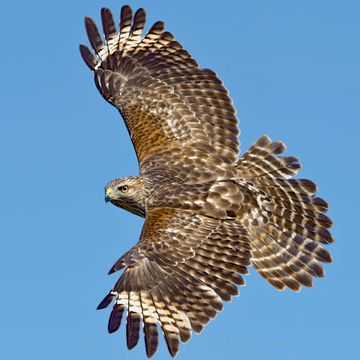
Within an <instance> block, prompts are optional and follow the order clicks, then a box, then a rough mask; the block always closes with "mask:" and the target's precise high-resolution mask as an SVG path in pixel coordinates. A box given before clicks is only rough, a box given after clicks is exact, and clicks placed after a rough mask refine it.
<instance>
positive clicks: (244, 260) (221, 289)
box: [99, 208, 250, 357]
mask: <svg viewBox="0 0 360 360" xmlns="http://www.w3.org/2000/svg"><path fill="white" fill-rule="evenodd" d="M245 241H246V232H245V231H244V229H243V228H242V227H241V226H240V225H236V226H235V227H234V225H233V224H228V223H226V222H223V221H220V220H216V219H211V218H208V217H205V216H201V215H199V214H196V213H193V212H191V211H186V210H177V209H166V208H164V209H155V210H152V211H151V212H150V213H149V214H148V215H147V218H146V221H145V225H144V228H143V231H142V235H141V239H140V240H139V242H138V243H137V244H136V245H135V246H134V247H133V248H132V249H131V250H130V251H129V252H127V253H126V254H125V255H124V256H123V257H122V258H121V262H122V263H124V264H125V270H124V273H123V274H122V275H121V277H120V279H119V280H118V282H117V283H116V285H115V286H114V288H113V289H112V290H111V292H110V293H109V295H107V296H106V297H105V299H104V300H103V301H102V302H101V304H100V305H99V308H104V307H105V306H107V305H109V304H110V302H111V301H112V300H115V304H114V307H113V310H112V312H111V314H110V318H109V325H108V329H109V332H114V331H116V330H117V329H118V328H119V326H120V323H121V318H122V315H123V313H124V311H125V310H126V312H127V315H126V319H127V320H126V334H127V336H126V338H127V345H128V348H129V349H131V348H133V347H134V346H135V345H136V344H137V342H138V340H139V334H140V327H141V323H142V326H143V333H144V338H145V347H146V353H147V355H148V357H151V356H152V355H153V354H154V353H155V352H156V349H157V346H158V330H157V324H160V326H161V329H162V332H163V333H164V337H165V341H166V343H167V346H168V348H169V352H170V354H171V356H173V357H174V356H176V354H177V353H178V351H179V347H180V343H181V342H186V341H188V340H189V339H190V337H191V333H192V330H193V331H195V332H200V331H201V330H202V329H203V327H204V326H205V325H206V324H207V323H208V322H209V321H210V320H211V319H213V318H214V317H215V316H216V314H217V313H218V312H219V311H221V310H222V308H223V305H222V301H230V300H231V297H232V296H234V295H237V294H238V288H237V285H244V280H243V278H242V276H241V274H243V273H246V271H244V270H246V266H247V265H249V264H250V260H249V258H250V248H249V247H248V246H246V245H245V246H244V243H245ZM223 242H224V244H225V247H224V252H219V249H221V246H222V243H223ZM239 270H240V271H239Z"/></svg>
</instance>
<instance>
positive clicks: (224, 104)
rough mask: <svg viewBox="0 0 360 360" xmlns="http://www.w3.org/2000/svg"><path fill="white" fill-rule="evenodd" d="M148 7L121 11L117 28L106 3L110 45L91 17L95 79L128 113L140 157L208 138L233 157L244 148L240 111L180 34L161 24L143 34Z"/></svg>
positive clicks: (86, 54) (226, 158)
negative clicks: (180, 39) (178, 38)
mask: <svg viewBox="0 0 360 360" xmlns="http://www.w3.org/2000/svg"><path fill="white" fill-rule="evenodd" d="M145 18H146V15H145V12H144V10H143V9H139V10H138V11H137V12H136V13H135V14H134V15H133V13H132V10H131V8H130V7H128V6H124V7H123V8H122V10H121V14H120V28H119V33H118V34H117V33H116V26H115V22H114V19H113V16H112V14H111V12H110V10H109V9H106V8H104V9H102V11H101V19H102V26H103V32H104V36H105V44H104V42H103V41H102V39H101V36H100V33H99V31H98V29H97V27H96V25H95V23H94V21H93V20H91V19H90V18H86V20H85V27H86V31H87V35H88V38H89V42H90V45H91V47H92V48H93V50H94V52H95V56H94V55H93V54H92V53H91V51H90V50H88V49H87V48H86V46H84V45H81V46H80V52H81V55H82V57H83V59H84V61H85V63H86V64H87V65H88V67H89V68H90V69H92V70H93V71H94V73H95V82H96V85H97V87H98V89H99V91H100V92H101V94H102V95H103V96H104V98H105V99H106V100H107V101H109V102H110V103H111V104H113V105H114V106H116V107H117V108H118V109H119V111H120V112H121V114H122V115H123V117H124V120H125V123H126V126H127V127H128V130H129V132H130V135H131V139H132V141H133V143H134V147H135V150H136V152H137V155H138V159H139V161H140V167H141V165H142V163H143V162H144V160H145V159H147V158H150V157H151V156H153V155H156V156H157V157H158V159H159V161H161V159H162V157H163V156H165V155H164V154H165V153H166V156H170V159H171V152H170V153H169V152H167V150H169V149H172V148H175V147H176V148H180V149H184V151H186V149H191V148H194V147H201V146H202V145H209V146H211V148H212V152H211V153H212V154H214V156H216V157H220V158H221V159H222V161H223V162H224V163H227V164H233V163H234V162H235V161H236V159H237V157H238V153H239V142H238V133H239V131H238V127H237V117H236V114H235V110H234V108H233V106H232V104H231V100H230V98H229V96H228V93H227V91H226V89H225V88H224V86H223V85H222V82H221V81H220V80H219V79H218V77H217V76H216V74H215V73H214V72H212V71H211V70H208V69H199V67H198V64H197V63H196V61H195V60H194V59H192V57H191V55H190V54H189V53H188V52H187V51H186V50H185V49H184V48H183V47H182V46H181V44H179V43H178V42H177V41H176V40H175V39H174V36H173V35H172V34H171V33H169V32H166V31H164V25H163V23H162V22H157V23H155V24H154V25H153V26H152V27H151V29H150V30H149V31H148V33H147V34H145V35H144V36H143V31H144V25H145Z"/></svg>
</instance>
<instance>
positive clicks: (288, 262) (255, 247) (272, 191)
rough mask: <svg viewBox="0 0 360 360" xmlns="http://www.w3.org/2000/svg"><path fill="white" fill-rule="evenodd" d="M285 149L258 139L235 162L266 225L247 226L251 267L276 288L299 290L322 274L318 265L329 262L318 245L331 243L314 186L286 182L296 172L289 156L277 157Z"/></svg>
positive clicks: (296, 165)
mask: <svg viewBox="0 0 360 360" xmlns="http://www.w3.org/2000/svg"><path fill="white" fill-rule="evenodd" d="M285 150H286V147H285V145H284V144H283V143H281V142H272V141H271V140H270V139H269V138H268V137H267V136H263V137H261V138H260V139H259V140H258V141H257V142H256V143H255V144H254V145H253V146H251V147H250V148H249V150H248V151H247V152H246V153H245V154H244V155H243V156H242V157H241V158H240V159H239V161H238V163H237V169H238V171H239V176H240V177H241V178H245V179H247V180H248V181H249V182H251V183H252V184H254V185H255V186H256V188H257V189H259V190H260V195H259V197H258V199H259V203H260V204H261V207H262V211H263V213H264V214H266V223H263V224H260V226H255V227H252V228H251V231H250V233H251V243H252V264H253V265H254V267H255V268H256V270H257V271H258V272H259V273H260V274H261V275H262V276H263V277H264V278H265V279H266V280H267V281H268V282H269V283H270V284H271V285H273V286H274V287H275V288H277V289H279V290H282V289H284V288H285V287H288V288H290V289H292V290H295V291H299V290H300V288H301V286H302V285H303V286H306V287H311V286H313V277H322V276H324V269H323V267H322V265H321V262H324V263H328V262H331V261H332V259H331V256H330V253H329V252H328V251H327V250H326V249H324V247H323V246H322V245H323V244H325V245H326V244H329V243H332V242H333V238H332V236H331V234H330V232H329V230H328V229H329V228H330V227H331V226H332V221H331V220H330V219H329V218H328V217H327V216H326V215H325V213H326V211H327V208H328V205H327V203H326V201H324V200H323V199H321V198H318V197H316V196H315V193H316V191H317V187H316V185H315V183H313V182H312V181H310V180H305V179H289V178H290V177H292V176H295V175H296V173H297V172H298V170H299V169H300V164H299V160H298V159H297V158H295V157H293V156H287V157H280V156H278V155H279V154H281V153H283V152H284V151H285Z"/></svg>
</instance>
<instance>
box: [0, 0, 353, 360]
mask: <svg viewBox="0 0 360 360" xmlns="http://www.w3.org/2000/svg"><path fill="white" fill-rule="evenodd" d="M130 4H131V5H132V7H133V8H137V7H138V6H144V7H145V8H146V10H147V13H148V20H149V23H152V22H154V21H156V20H159V19H162V20H165V23H166V25H167V29H168V30H170V31H171V32H173V34H174V35H175V36H176V38H177V39H178V40H179V41H180V42H181V43H182V44H183V45H184V46H185V47H186V48H187V49H188V50H189V51H190V52H191V53H192V54H193V56H194V58H195V59H197V60H198V61H199V63H200V64H201V66H202V67H209V68H212V69H213V70H215V71H216V72H217V73H218V74H219V75H220V77H221V78H222V79H223V80H224V83H225V85H226V87H227V88H228V89H229V91H230V94H231V96H232V98H233V100H234V104H235V106H236V107H237V109H238V115H239V119H240V127H241V142H242V149H243V151H244V150H246V149H247V148H248V147H249V146H250V145H251V143H252V142H253V141H255V140H256V139H257V138H258V137H259V136H260V135H262V134H268V135H269V136H270V137H272V138H273V139H276V140H282V141H284V142H285V143H286V144H287V146H288V149H289V151H288V154H291V155H296V156H299V157H300V159H301V162H302V164H303V170H302V171H301V173H300V175H301V177H304V178H311V179H313V180H315V181H316V182H317V184H318V185H319V189H320V192H319V195H320V196H322V197H324V198H325V199H327V200H328V201H329V203H330V216H331V217H332V218H333V219H334V221H335V224H336V225H335V227H334V229H333V234H334V236H335V239H336V242H335V244H334V245H333V246H331V248H330V250H331V252H332V254H333V257H334V263H333V264H332V265H330V266H327V267H326V270H327V276H326V278H325V279H321V280H317V281H316V285H315V287H314V288H313V289H310V290H308V289H306V290H304V291H302V292H301V293H300V294H293V293H291V292H290V291H285V292H282V293H279V292H277V291H276V290H274V289H273V288H272V287H271V286H270V285H268V284H267V283H266V282H265V281H264V280H263V279H262V278H260V276H259V275H257V274H256V273H255V271H253V270H252V271H251V275H250V276H249V277H247V279H246V280H247V286H246V287H245V288H242V289H241V295H240V296H239V297H238V298H235V300H234V301H233V302H232V303H230V304H226V306H225V310H224V311H223V312H222V313H221V314H220V315H219V316H218V317H217V319H216V320H215V321H213V322H212V323H211V324H210V325H208V326H207V327H206V328H205V330H204V331H203V333H202V334H201V336H197V335H194V336H193V338H192V339H191V341H190V342H189V343H188V344H186V345H183V346H182V349H181V352H180V355H179V356H178V359H196V358H205V359H218V358H220V357H221V358H225V359H244V360H257V359H277V360H282V359H284V360H286V359H299V360H300V359H304V358H307V359H315V358H327V359H338V358H339V357H341V358H352V359H354V358H357V357H358V358H360V345H359V341H358V333H359V331H358V323H359V321H360V319H359V310H358V309H359V300H360V299H359V290H358V284H359V280H358V276H357V272H358V262H359V255H358V254H359V251H360V245H359V244H360V240H359V237H358V231H357V225H358V203H359V200H360V199H359V190H358V185H359V176H360V173H359V165H358V155H359V150H358V143H359V135H360V131H359V130H360V125H359V118H360V110H359V93H360V91H359V87H360V85H359V84H360V81H359V80H360V79H359V63H360V61H359V60H360V48H359V31H360V26H359V21H358V14H359V11H360V6H359V3H358V2H356V1H346V0H344V1H341V2H340V1H329V0H328V1H322V0H319V1H316V2H315V1H309V0H304V1H291V2H290V1H285V0H284V1H277V0H274V1H267V0H263V1H245V0H241V1H223V2H222V4H221V5H220V2H219V1H196V2H195V1H190V0H186V1H185V0H182V1H177V2H175V1H159V0H157V1H150V0H148V1H131V3H130ZM121 5H123V3H122V2H120V1H100V2H99V1H90V0H86V1H85V0H82V1H76V2H67V1H58V2H49V1H46V2H45V1H31V2H25V1H24V2H19V1H13V2H6V3H4V4H2V11H1V21H0V30H1V33H2V49H3V50H2V55H1V56H0V65H1V69H2V72H1V85H0V95H1V96H0V103H1V106H0V118H1V121H0V154H1V163H0V164H1V165H0V171H1V177H0V178H1V180H0V181H1V186H0V189H1V190H0V191H1V206H0V212H1V216H0V219H1V220H0V221H1V226H0V234H1V235H0V236H1V240H0V260H1V261H0V274H1V297H0V309H1V310H0V312H1V321H0V339H1V340H0V344H1V346H0V357H1V358H2V359H23V358H27V359H64V358H66V359H75V358H76V359H85V358H86V359H87V360H90V359H100V358H121V359H142V358H144V344H143V342H142V341H141V343H140V345H139V346H138V347H137V348H136V349H134V350H132V351H131V352H129V351H128V350H127V349H126V345H125V332H124V327H122V328H121V331H120V332H118V333H115V334H113V335H111V336H110V335H108V334H107V331H106V326H107V318H108V314H109V312H108V311H106V310H105V311H102V312H97V311H96V310H95V308H96V306H97V304H98V302H99V301H100V300H101V299H102V297H103V296H104V295H105V294H106V292H107V291H108V290H109V289H110V288H111V286H112V285H113V283H114V282H115V281H116V277H117V275H116V274H115V275H113V276H111V277H110V276H107V275H106V273H107V270H108V269H109V268H110V266H111V265H112V264H113V263H114V261H115V260H116V259H117V258H118V257H119V256H120V255H121V254H123V253H124V252H125V251H126V250H127V249H129V248H130V247H131V246H132V245H133V244H134V243H135V242H136V241H137V239H138V236H139V233H140V231H141V226H142V220H141V219H140V218H137V217H136V216H134V215H132V214H130V213H126V212H125V211H121V210H119V209H116V208H115V207H113V206H110V205H105V203H104V199H103V197H104V194H103V187H104V185H105V184H106V183H107V182H108V181H109V180H111V179H113V178H115V177H119V176H124V175H133V174H137V162H136V157H135V154H134V152H133V149H132V145H131V143H130V140H129V138H128V135H127V132H126V129H125V127H124V125H123V123H122V121H121V119H120V117H119V115H118V113H117V111H116V110H115V109H114V108H112V107H111V106H110V105H109V104H107V103H106V102H105V101H104V100H103V99H102V98H101V96H100V95H99V94H98V92H97V89H96V88H95V86H94V83H93V79H92V74H91V73H90V71H89V70H88V69H87V67H86V66H85V64H84V63H83V62H82V60H81V58H80V56H79V52H78V44H79V43H80V42H81V43H84V42H85V43H86V42H87V39H86V36H85V31H84V27H83V18H84V16H85V15H88V16H91V17H94V18H95V19H96V20H97V21H99V18H100V16H99V12H100V8H101V7H102V6H108V7H110V8H111V9H112V10H113V12H114V14H118V11H119V9H120V7H121ZM156 359H168V355H167V350H166V348H165V344H164V341H163V340H161V346H160V350H159V351H158V353H157V357H156Z"/></svg>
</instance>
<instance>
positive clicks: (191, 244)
mask: <svg viewBox="0 0 360 360" xmlns="http://www.w3.org/2000/svg"><path fill="white" fill-rule="evenodd" d="M145 18H146V15H145V11H144V10H143V9H139V10H138V11H136V13H135V14H133V13H132V10H131V8H130V7H129V6H123V7H122V9H121V13H120V27H119V30H117V29H116V25H115V23H114V19H113V15H112V14H111V12H110V10H109V9H106V8H103V9H102V10H101V20H102V27H103V33H104V37H105V41H103V39H102V37H101V35H100V33H99V31H98V29H97V27H96V25H95V23H94V21H93V20H92V19H90V18H85V28H86V32H87V35H88V38H89V42H90V44H91V47H92V49H93V52H92V51H90V50H89V49H88V48H87V47H86V46H84V45H80V52H81V55H82V57H83V59H84V61H85V63H86V64H87V65H88V67H89V68H90V69H91V70H92V71H93V72H94V76H95V83H96V86H97V88H98V89H99V91H100V93H101V94H102V96H103V97H104V98H105V99H106V100H107V101H108V102H110V103H111V104H112V105H114V106H115V107H116V108H117V109H118V110H119V111H120V113H121V115H122V117H123V119H124V121H125V124H126V126H127V128H128V131H129V134H130V137H131V140H132V142H133V145H134V148H135V151H136V154H137V158H138V161H139V167H140V176H132V177H125V178H120V179H115V180H113V181H111V182H110V183H109V184H108V185H107V186H106V188H105V193H106V194H105V195H106V200H107V201H110V202H111V203H113V204H114V205H116V206H118V207H121V208H124V209H126V210H128V211H130V212H132V213H134V214H137V215H139V216H142V217H145V223H144V226H143V229H142V232H141V235H140V239H139V241H138V242H137V244H136V245H135V246H134V247H133V248H131V249H130V250H129V251H128V252H127V253H125V254H124V255H123V256H121V257H120V259H119V260H118V261H117V262H116V263H115V264H114V265H113V267H112V268H111V269H110V272H109V273H113V272H116V271H118V270H121V269H123V270H124V271H123V273H122V275H121V276H120V278H119V280H118V281H117V283H116V284H115V286H114V287H113V289H111V291H110V292H109V294H108V295H106V297H105V298H104V300H103V301H102V302H101V303H100V305H99V306H98V308H99V309H102V308H105V307H106V306H108V305H109V304H110V303H112V302H113V303H114V305H113V309H112V312H111V314H110V318H109V324H108V330H109V332H114V331H116V330H117V329H118V328H119V326H120V323H121V320H122V317H123V314H124V312H125V311H126V334H127V336H126V338H127V345H128V348H129V349H131V348H133V347H134V346H135V345H136V344H137V342H138V340H139V335H140V329H141V327H143V333H144V337H145V346H146V353H147V356H148V357H151V356H152V355H154V353H155V352H156V350H157V347H158V324H159V325H160V327H161V329H162V332H163V334H164V337H165V340H166V343H167V346H168V349H169V352H170V354H171V355H172V356H175V355H176V354H177V353H178V351H179V347H180V342H181V341H182V342H186V341H188V340H189V338H190V337H191V333H192V330H194V331H195V332H200V331H201V330H202V329H203V327H204V326H205V325H206V324H207V323H208V322H209V320H210V319H213V318H214V317H215V316H216V314H217V312H219V311H221V310H222V308H223V304H222V301H230V300H231V298H232V296H233V295H237V294H238V292H239V291H238V285H244V284H245V282H244V280H243V277H242V275H244V274H247V272H248V270H247V267H248V266H249V265H252V266H254V268H255V269H256V270H257V271H258V272H259V273H260V274H261V275H262V276H263V277H264V278H265V279H266V280H267V281H268V282H269V283H270V284H271V285H273V286H274V287H275V288H276V289H278V290H282V289H284V288H286V287H288V288H290V289H292V290H295V291H299V290H300V288H301V286H302V285H303V286H307V287H311V286H312V285H313V278H314V277H320V276H323V275H324V270H323V267H322V265H321V263H324V262H325V263H326V262H331V256H330V254H329V252H328V251H327V250H326V249H324V247H323V245H325V244H328V243H331V242H332V241H333V239H332V236H331V234H330V232H329V230H328V228H330V227H331V225H332V222H331V220H330V219H329V218H328V217H327V216H326V215H325V213H326V211H327V208H328V205H327V203H326V202H325V201H324V200H323V199H321V198H318V197H316V196H315V193H316V191H317V189H316V185H315V184H314V183H313V182H312V181H310V180H304V179H292V177H294V176H295V175H296V174H297V172H298V170H299V169H300V164H299V161H298V159H297V158H295V157H293V156H285V157H282V156H280V154H282V153H283V152H284V151H285V150H286V147H285V145H284V144H283V143H281V142H273V141H271V140H270V139H269V138H268V137H267V136H262V137H261V138H260V139H259V140H258V141H257V142H256V143H255V144H254V145H252V146H251V147H250V149H249V150H248V151H247V152H246V153H245V154H244V155H243V156H242V157H240V158H239V142H238V133H239V130H238V121H237V117H236V114H235V110H234V108H233V106H232V103H231V100H230V98H229V95H228V93H227V91H226V89H225V88H224V86H223V84H222V82H221V80H219V78H218V77H217V75H216V74H215V73H214V72H213V71H211V70H209V69H201V68H199V66H198V64H197V62H196V61H195V60H194V59H192V57H191V55H190V54H189V53H188V52H187V51H186V50H184V49H183V47H182V46H181V45H180V44H179V43H178V42H177V41H176V40H175V39H174V37H173V35H172V34H171V33H169V32H166V31H164V24H163V23H162V22H160V21H159V22H156V23H155V24H154V25H153V26H152V27H151V28H150V30H149V31H148V32H147V33H146V34H145V35H144V34H143V31H144V25H145Z"/></svg>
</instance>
